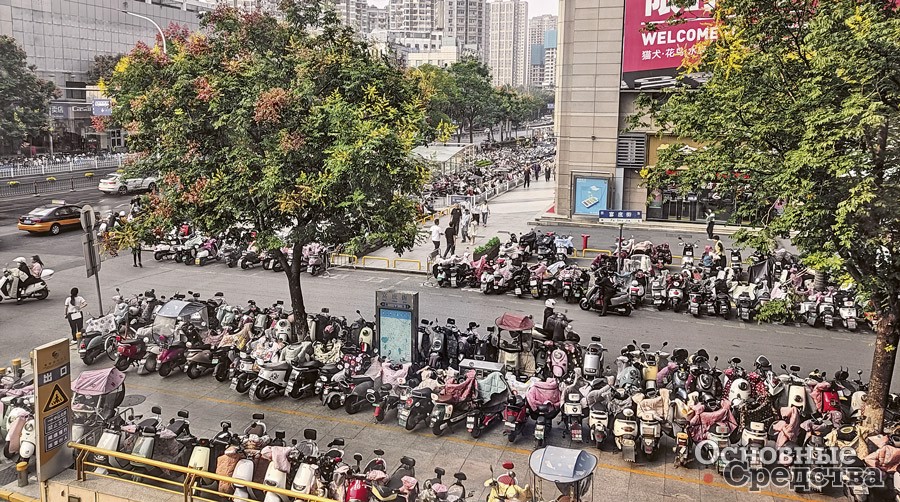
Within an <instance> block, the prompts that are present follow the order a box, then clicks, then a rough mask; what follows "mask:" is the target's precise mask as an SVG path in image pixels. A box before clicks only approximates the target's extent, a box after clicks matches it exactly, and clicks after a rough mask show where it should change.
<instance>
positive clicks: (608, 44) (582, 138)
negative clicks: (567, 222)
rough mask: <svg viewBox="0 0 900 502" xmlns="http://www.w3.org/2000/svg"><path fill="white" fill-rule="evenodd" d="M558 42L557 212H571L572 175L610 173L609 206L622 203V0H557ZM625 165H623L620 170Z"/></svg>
mask: <svg viewBox="0 0 900 502" xmlns="http://www.w3.org/2000/svg"><path fill="white" fill-rule="evenodd" d="M559 18H560V19H559V35H558V36H559V40H558V46H557V61H556V65H557V73H558V75H559V77H558V81H557V89H556V111H555V113H556V117H555V122H556V134H557V137H558V145H557V152H558V153H557V191H556V212H557V213H558V214H559V215H560V216H566V217H568V216H571V213H572V200H571V192H572V175H573V174H590V175H594V176H606V177H609V178H611V180H610V185H611V193H610V196H609V207H610V208H618V207H621V204H622V199H623V195H624V189H625V184H624V183H623V178H624V172H618V173H617V169H616V140H617V137H618V133H619V116H620V114H619V86H620V82H621V62H622V31H623V18H624V3H623V2H621V1H613V0H560V3H559ZM619 171H623V170H621V169H620V170H619Z"/></svg>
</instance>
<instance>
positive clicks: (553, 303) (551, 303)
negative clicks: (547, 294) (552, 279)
mask: <svg viewBox="0 0 900 502" xmlns="http://www.w3.org/2000/svg"><path fill="white" fill-rule="evenodd" d="M544 306H545V307H547V308H551V309H552V308H553V307H555V306H556V300H554V299H553V298H550V299H549V300H547V301H545V302H544Z"/></svg>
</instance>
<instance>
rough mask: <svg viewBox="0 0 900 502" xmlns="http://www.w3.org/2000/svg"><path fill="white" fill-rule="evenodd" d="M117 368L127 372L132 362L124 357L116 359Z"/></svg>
mask: <svg viewBox="0 0 900 502" xmlns="http://www.w3.org/2000/svg"><path fill="white" fill-rule="evenodd" d="M115 366H116V369H117V370H119V371H125V370H127V369H128V367H129V366H131V362H129V361H128V359H125V358H124V357H120V358H118V359H116V365H115Z"/></svg>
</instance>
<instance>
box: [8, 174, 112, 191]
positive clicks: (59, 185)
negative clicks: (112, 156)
mask: <svg viewBox="0 0 900 502" xmlns="http://www.w3.org/2000/svg"><path fill="white" fill-rule="evenodd" d="M102 171H103V172H88V173H84V174H92V175H91V176H85V175H81V176H77V175H73V176H68V177H65V178H62V177H60V178H57V177H56V176H47V178H45V179H43V180H34V181H23V182H19V181H18V180H3V181H0V197H13V196H16V195H40V194H44V193H58V192H70V191H73V190H76V189H79V188H90V187H94V188H97V185H98V184H99V183H100V178H102V177H103V176H104V175H106V174H108V173H109V172H110V171H109V170H102ZM48 178H49V179H48Z"/></svg>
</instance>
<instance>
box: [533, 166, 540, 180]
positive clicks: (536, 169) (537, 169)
mask: <svg viewBox="0 0 900 502" xmlns="http://www.w3.org/2000/svg"><path fill="white" fill-rule="evenodd" d="M531 169H532V170H533V171H534V179H538V178H539V177H540V173H541V165H540V164H538V163H537V162H535V163H534V165H532V166H531Z"/></svg>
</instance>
